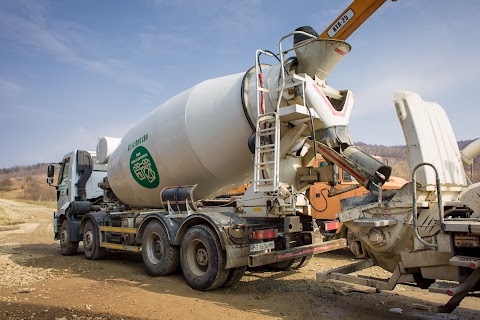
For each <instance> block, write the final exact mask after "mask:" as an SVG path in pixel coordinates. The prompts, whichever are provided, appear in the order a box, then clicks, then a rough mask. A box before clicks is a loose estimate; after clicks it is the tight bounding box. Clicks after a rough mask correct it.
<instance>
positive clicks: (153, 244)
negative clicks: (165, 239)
mask: <svg viewBox="0 0 480 320" xmlns="http://www.w3.org/2000/svg"><path fill="white" fill-rule="evenodd" d="M162 248H163V245H162V239H161V238H160V236H159V235H158V234H157V233H152V234H150V236H149V237H148V239H147V248H146V250H147V256H148V260H149V261H150V262H152V263H153V264H158V263H160V259H161V258H162V256H163V250H162Z"/></svg>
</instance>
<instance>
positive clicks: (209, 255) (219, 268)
mask: <svg viewBox="0 0 480 320" xmlns="http://www.w3.org/2000/svg"><path fill="white" fill-rule="evenodd" d="M180 260H181V265H182V271H183V275H184V276H185V279H186V280H187V282H188V284H189V285H190V286H191V287H192V288H193V289H196V290H201V291H207V290H213V289H217V288H219V287H220V286H221V285H223V284H224V283H225V281H226V280H227V276H228V271H227V270H226V269H225V262H226V258H225V252H224V251H223V250H222V246H221V245H220V241H219V239H218V238H217V235H216V234H215V232H214V231H213V230H212V229H211V228H209V227H207V226H204V225H198V226H194V227H191V228H190V229H188V231H187V232H186V233H185V236H184V237H183V240H182V244H181V249H180Z"/></svg>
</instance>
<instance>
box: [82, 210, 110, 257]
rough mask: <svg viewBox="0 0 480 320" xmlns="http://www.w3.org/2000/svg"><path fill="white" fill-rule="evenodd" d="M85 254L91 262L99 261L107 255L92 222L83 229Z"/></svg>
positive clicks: (89, 221)
mask: <svg viewBox="0 0 480 320" xmlns="http://www.w3.org/2000/svg"><path fill="white" fill-rule="evenodd" d="M83 253H84V254H85V257H86V258H87V259H89V260H98V259H101V258H103V257H104V256H105V254H106V253H107V251H106V249H105V248H101V247H100V234H99V232H98V228H96V227H95V225H94V224H93V221H92V220H90V219H89V220H88V221H87V223H85V227H84V228H83Z"/></svg>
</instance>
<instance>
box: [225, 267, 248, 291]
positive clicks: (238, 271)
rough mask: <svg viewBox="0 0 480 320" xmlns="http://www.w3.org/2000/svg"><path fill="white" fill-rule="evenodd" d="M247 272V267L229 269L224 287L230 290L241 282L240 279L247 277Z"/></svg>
mask: <svg viewBox="0 0 480 320" xmlns="http://www.w3.org/2000/svg"><path fill="white" fill-rule="evenodd" d="M246 270H247V266H244V267H237V268H231V269H228V270H227V271H228V276H227V280H226V281H225V283H224V284H223V285H222V287H225V288H228V287H231V286H233V285H235V284H237V283H238V282H240V279H242V277H243V276H244V275H245V271H246Z"/></svg>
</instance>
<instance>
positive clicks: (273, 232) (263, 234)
mask: <svg viewBox="0 0 480 320" xmlns="http://www.w3.org/2000/svg"><path fill="white" fill-rule="evenodd" d="M276 237H278V229H263V230H255V231H253V234H252V238H253V239H254V240H263V239H274V238H276Z"/></svg>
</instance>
